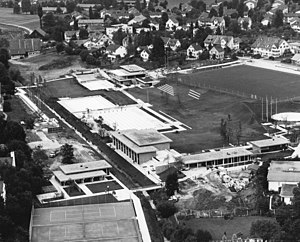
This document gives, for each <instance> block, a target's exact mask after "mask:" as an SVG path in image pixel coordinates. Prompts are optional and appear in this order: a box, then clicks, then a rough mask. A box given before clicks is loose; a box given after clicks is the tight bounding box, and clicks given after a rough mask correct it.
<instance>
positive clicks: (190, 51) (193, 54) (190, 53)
mask: <svg viewBox="0 0 300 242" xmlns="http://www.w3.org/2000/svg"><path fill="white" fill-rule="evenodd" d="M202 52H203V48H202V47H201V45H199V44H198V43H194V44H191V45H190V46H189V48H187V50H186V59H187V60H195V59H199V56H200V55H201V54H202Z"/></svg>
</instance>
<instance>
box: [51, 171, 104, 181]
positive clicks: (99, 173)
mask: <svg viewBox="0 0 300 242" xmlns="http://www.w3.org/2000/svg"><path fill="white" fill-rule="evenodd" d="M53 174H54V175H55V177H56V178H57V179H58V180H59V181H60V182H66V181H69V180H72V181H75V180H80V179H85V178H91V177H98V176H105V175H106V173H105V172H104V171H88V172H82V173H77V174H68V175H66V174H64V173H63V172H62V171H53Z"/></svg>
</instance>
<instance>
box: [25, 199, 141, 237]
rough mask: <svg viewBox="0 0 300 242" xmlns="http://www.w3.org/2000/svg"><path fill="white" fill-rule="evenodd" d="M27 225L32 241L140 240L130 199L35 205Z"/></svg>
mask: <svg viewBox="0 0 300 242" xmlns="http://www.w3.org/2000/svg"><path fill="white" fill-rule="evenodd" d="M31 229H32V239H31V241H32V242H42V241H43V242H47V241H49V242H50V241H58V242H59V241H122V242H125V241H126V242H127V241H132V242H135V241H136V242H139V241H142V240H141V236H140V232H139V230H138V224H137V220H136V218H135V212H134V208H133V206H132V204H131V203H130V202H122V203H109V204H92V205H80V206H70V207H55V208H38V209H35V210H34V212H33V216H32V228H31Z"/></svg>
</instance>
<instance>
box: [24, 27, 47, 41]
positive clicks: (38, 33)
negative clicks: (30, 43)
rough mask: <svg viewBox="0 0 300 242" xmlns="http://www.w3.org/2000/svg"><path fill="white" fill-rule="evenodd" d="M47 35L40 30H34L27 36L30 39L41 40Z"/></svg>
mask: <svg viewBox="0 0 300 242" xmlns="http://www.w3.org/2000/svg"><path fill="white" fill-rule="evenodd" d="M46 35H47V33H46V32H45V31H44V30H42V29H41V28H36V29H35V30H33V31H32V32H31V33H30V35H29V36H28V37H29V38H30V39H41V40H43V39H44V38H45V37H46Z"/></svg>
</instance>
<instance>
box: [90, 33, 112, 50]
mask: <svg viewBox="0 0 300 242" xmlns="http://www.w3.org/2000/svg"><path fill="white" fill-rule="evenodd" d="M89 38H90V40H91V41H92V42H93V43H94V48H100V47H103V46H105V45H111V44H113V43H114V42H113V40H112V39H111V38H109V37H108V36H107V35H106V34H103V33H95V32H94V33H90V35H89Z"/></svg>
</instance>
